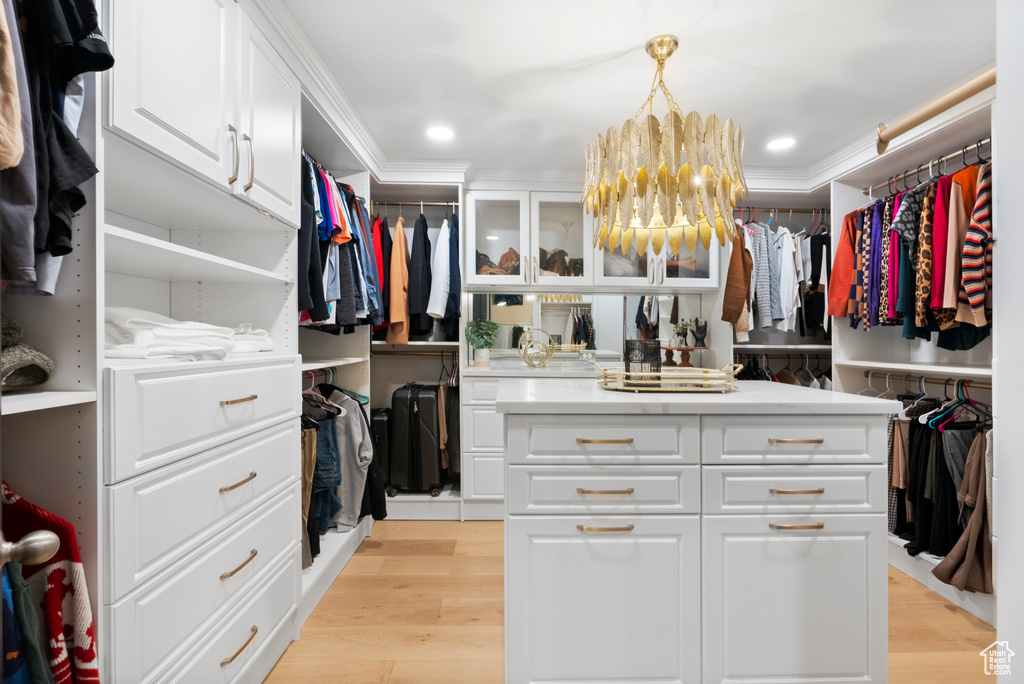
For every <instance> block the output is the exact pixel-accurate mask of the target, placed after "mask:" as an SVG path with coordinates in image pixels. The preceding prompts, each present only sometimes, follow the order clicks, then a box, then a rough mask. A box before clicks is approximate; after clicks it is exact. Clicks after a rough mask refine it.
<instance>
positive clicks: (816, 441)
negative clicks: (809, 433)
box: [768, 437, 825, 444]
mask: <svg viewBox="0 0 1024 684" xmlns="http://www.w3.org/2000/svg"><path fill="white" fill-rule="evenodd" d="M768 443H769V444H824V443H825V438H824V437H817V438H815V439H785V438H780V437H772V438H771V439H769V440H768Z"/></svg>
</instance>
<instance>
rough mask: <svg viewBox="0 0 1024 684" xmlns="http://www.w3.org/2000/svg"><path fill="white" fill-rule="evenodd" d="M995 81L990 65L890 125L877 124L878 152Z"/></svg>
mask: <svg viewBox="0 0 1024 684" xmlns="http://www.w3.org/2000/svg"><path fill="white" fill-rule="evenodd" d="M995 83H996V68H995V67H992V68H990V69H989V70H987V71H985V72H984V73H981V74H978V75H977V76H975V77H974V78H972V79H971V80H970V81H968V82H967V83H964V84H963V85H961V86H959V87H958V88H956V89H954V90H952V91H950V92H948V93H946V94H945V95H943V96H941V97H938V98H936V99H934V100H932V101H931V102H929V103H928V104H926V105H924V106H923V107H921V108H920V109H918V110H917V111H916V112H911V113H910V114H907V115H906V116H905V117H903V118H902V119H900V120H899V121H897V122H896V123H894V124H893V125H891V126H886V125H885V124H884V123H882V124H878V130H877V132H876V133H875V135H876V140H877V143H876V146H875V147H876V149H877V150H878V154H882V153H883V152H885V148H886V147H888V146H889V143H890V142H891V141H892V139H893V138H895V137H897V136H900V135H903V134H904V133H906V132H907V131H909V130H910V129H912V128H914V127H915V126H920V125H921V124H923V123H924V122H925V121H927V120H928V119H931V118H933V117H935V116H938V115H939V114H941V113H942V112H944V111H946V110H947V109H950V108H952V107H955V106H956V105H958V104H960V103H961V102H963V101H964V100H966V99H967V98H969V97H971V96H973V95H977V94H978V93H980V92H981V91H982V90H984V89H985V88H988V87H990V86H993V85H995Z"/></svg>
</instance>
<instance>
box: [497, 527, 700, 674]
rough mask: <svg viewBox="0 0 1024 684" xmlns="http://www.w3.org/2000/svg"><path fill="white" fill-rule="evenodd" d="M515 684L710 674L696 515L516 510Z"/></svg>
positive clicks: (510, 536)
mask: <svg viewBox="0 0 1024 684" xmlns="http://www.w3.org/2000/svg"><path fill="white" fill-rule="evenodd" d="M507 525H508V527H507V529H506V536H507V540H508V542H507V543H508V558H509V562H508V570H507V573H506V577H507V578H508V579H507V588H508V594H507V600H506V606H507V611H508V617H507V620H508V630H507V634H508V657H507V658H506V668H507V673H508V676H507V679H506V681H507V682H509V684H526V683H527V682H531V683H540V682H566V681H570V680H571V681H588V682H596V681H601V682H608V683H612V682H622V683H625V682H639V681H644V682H654V681H657V682H665V683H666V684H667V683H668V682H689V683H692V684H698V683H699V682H700V642H701V638H700V617H699V616H700V585H699V580H698V578H699V577H700V541H699V539H700V523H699V520H698V518H697V517H696V516H650V515H645V516H578V515H572V516H550V517H549V516H543V517H542V516H510V518H509V520H508V523H507Z"/></svg>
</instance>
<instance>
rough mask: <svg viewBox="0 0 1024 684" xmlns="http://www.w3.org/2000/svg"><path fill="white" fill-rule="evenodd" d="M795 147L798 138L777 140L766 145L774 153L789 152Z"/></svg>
mask: <svg viewBox="0 0 1024 684" xmlns="http://www.w3.org/2000/svg"><path fill="white" fill-rule="evenodd" d="M793 145H796V138H776V139H775V140H772V141H771V142H770V143H768V144H767V145H765V147H767V148H768V149H769V150H772V151H773V152H778V151H780V150H788V149H789V148H790V147H792V146H793Z"/></svg>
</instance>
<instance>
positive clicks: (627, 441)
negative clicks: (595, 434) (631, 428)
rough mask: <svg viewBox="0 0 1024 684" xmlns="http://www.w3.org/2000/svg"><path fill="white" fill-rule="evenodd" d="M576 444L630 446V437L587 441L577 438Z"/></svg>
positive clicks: (583, 438)
mask: <svg viewBox="0 0 1024 684" xmlns="http://www.w3.org/2000/svg"><path fill="white" fill-rule="evenodd" d="M576 443H577V444H632V443H633V438H632V437H623V438H622V439H587V438H586V437H577V438H576Z"/></svg>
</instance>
